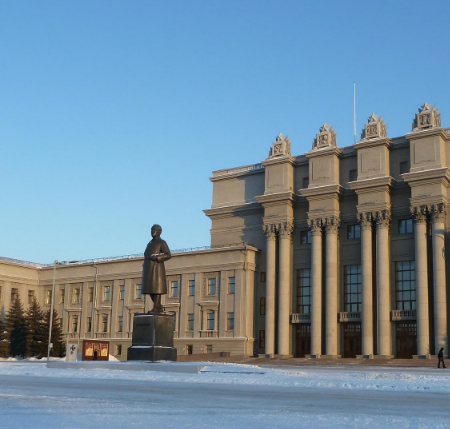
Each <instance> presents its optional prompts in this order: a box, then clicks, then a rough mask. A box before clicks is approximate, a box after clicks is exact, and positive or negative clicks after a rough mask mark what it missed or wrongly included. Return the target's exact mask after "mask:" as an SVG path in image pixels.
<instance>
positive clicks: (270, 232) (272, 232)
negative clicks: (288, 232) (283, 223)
mask: <svg viewBox="0 0 450 429" xmlns="http://www.w3.org/2000/svg"><path fill="white" fill-rule="evenodd" d="M263 231H264V233H265V234H266V235H267V239H268V240H275V238H276V235H277V227H276V225H275V224H268V225H263Z"/></svg>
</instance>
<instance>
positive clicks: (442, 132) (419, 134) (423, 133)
mask: <svg viewBox="0 0 450 429" xmlns="http://www.w3.org/2000/svg"><path fill="white" fill-rule="evenodd" d="M433 136H440V137H442V138H443V139H444V140H450V134H449V133H448V132H447V131H446V129H445V128H441V127H432V128H427V129H425V130H420V131H419V130H417V131H412V132H411V133H409V134H406V135H405V137H406V138H407V139H408V140H410V141H411V140H417V139H421V138H423V137H433Z"/></svg>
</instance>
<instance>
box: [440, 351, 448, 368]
mask: <svg viewBox="0 0 450 429" xmlns="http://www.w3.org/2000/svg"><path fill="white" fill-rule="evenodd" d="M438 359H439V361H438V368H440V367H441V362H442V368H447V367H446V366H445V363H444V347H441V350H439V353H438Z"/></svg>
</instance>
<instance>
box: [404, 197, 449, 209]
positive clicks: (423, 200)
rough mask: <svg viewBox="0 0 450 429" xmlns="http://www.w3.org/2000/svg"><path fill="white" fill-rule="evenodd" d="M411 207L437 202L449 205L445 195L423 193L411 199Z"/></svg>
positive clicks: (430, 204)
mask: <svg viewBox="0 0 450 429" xmlns="http://www.w3.org/2000/svg"><path fill="white" fill-rule="evenodd" d="M409 202H410V204H411V207H421V206H432V205H436V204H445V205H448V200H447V198H446V197H445V196H444V195H431V194H421V195H418V196H417V197H413V198H410V199H409Z"/></svg>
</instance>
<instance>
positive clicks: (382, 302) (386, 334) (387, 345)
mask: <svg viewBox="0 0 450 429" xmlns="http://www.w3.org/2000/svg"><path fill="white" fill-rule="evenodd" d="M390 220H391V214H390V212H389V211H388V210H381V211H378V212H377V293H378V355H381V356H391V355H392V341H391V321H390V310H391V295H390V284H391V282H390V275H389V272H390V271H389V264H390V258H389V222H390Z"/></svg>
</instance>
